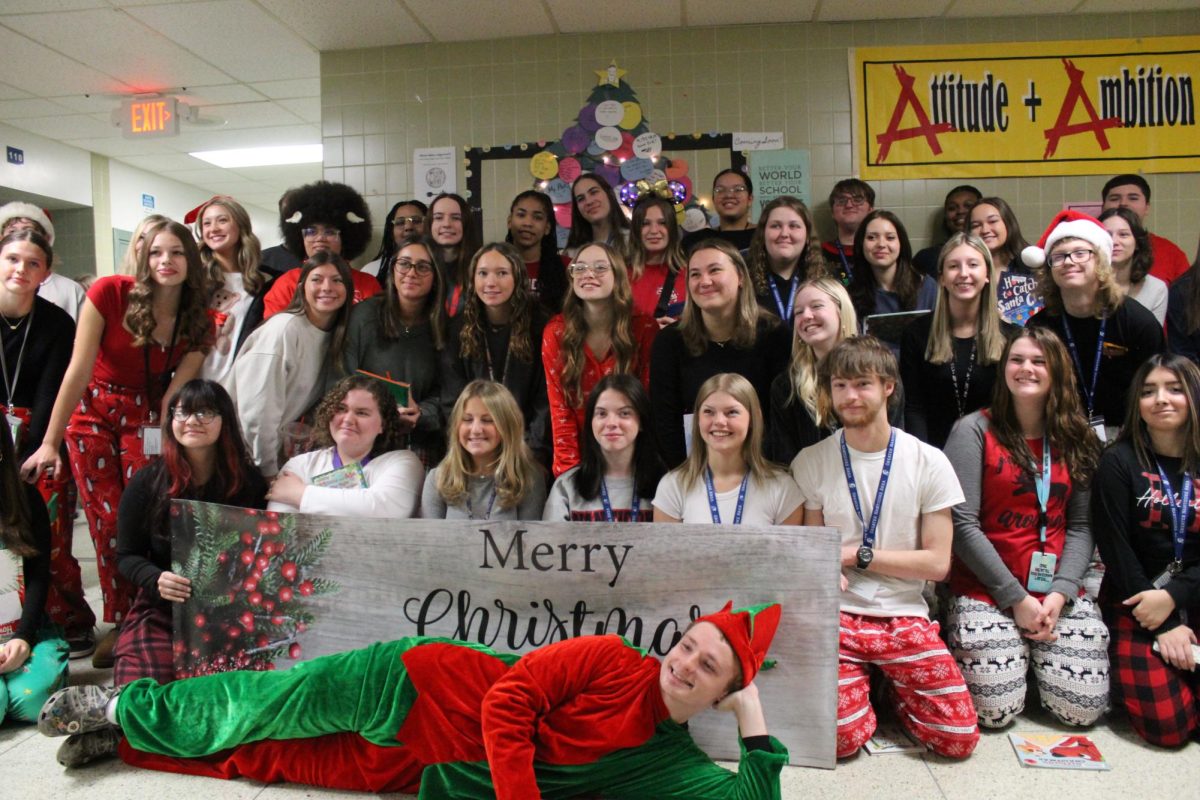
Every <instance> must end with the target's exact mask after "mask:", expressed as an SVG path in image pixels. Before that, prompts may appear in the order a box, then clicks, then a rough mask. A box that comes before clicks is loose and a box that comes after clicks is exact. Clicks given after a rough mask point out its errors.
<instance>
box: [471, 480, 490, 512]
mask: <svg viewBox="0 0 1200 800" xmlns="http://www.w3.org/2000/svg"><path fill="white" fill-rule="evenodd" d="M495 505H496V479H495V478H493V479H492V496H491V497H489V498H488V504H487V513H486V514H484V515H483V519H491V518H492V507H493V506H495ZM467 518H468V519H474V518H475V512H474V510H472V508H471V487H470V486H469V485H468V486H467Z"/></svg>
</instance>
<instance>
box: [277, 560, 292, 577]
mask: <svg viewBox="0 0 1200 800" xmlns="http://www.w3.org/2000/svg"><path fill="white" fill-rule="evenodd" d="M279 574H280V575H282V576H283V579H284V580H285V581H294V580H296V562H295V561H285V562H283V566H281V567H280V568H279Z"/></svg>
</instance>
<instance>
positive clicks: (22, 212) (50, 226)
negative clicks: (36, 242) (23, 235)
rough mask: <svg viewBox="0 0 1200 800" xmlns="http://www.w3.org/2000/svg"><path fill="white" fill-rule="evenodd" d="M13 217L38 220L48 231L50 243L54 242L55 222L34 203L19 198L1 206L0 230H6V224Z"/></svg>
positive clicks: (47, 236) (43, 228) (47, 235)
mask: <svg viewBox="0 0 1200 800" xmlns="http://www.w3.org/2000/svg"><path fill="white" fill-rule="evenodd" d="M12 219H27V220H30V221H32V222H36V223H37V224H38V225H41V226H42V230H44V231H45V232H46V239H47V240H48V241H49V242H50V244H51V245H53V244H54V223H53V222H51V221H50V215H49V214H47V213H46V212H45V211H43V210H42V209H40V208H38V207H37V206H35V205H34V204H33V203H22V202H21V201H19V200H17V201H14V202H12V203H5V204H4V205H2V206H0V230H4V226H5V225H7V224H8V221H9V220H12Z"/></svg>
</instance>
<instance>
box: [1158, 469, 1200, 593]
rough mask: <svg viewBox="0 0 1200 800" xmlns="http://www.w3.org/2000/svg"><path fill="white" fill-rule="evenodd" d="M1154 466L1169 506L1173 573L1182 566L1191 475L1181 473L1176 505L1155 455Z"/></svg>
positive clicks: (1169, 482)
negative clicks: (1173, 545) (1172, 542)
mask: <svg viewBox="0 0 1200 800" xmlns="http://www.w3.org/2000/svg"><path fill="white" fill-rule="evenodd" d="M1154 466H1156V467H1158V479H1159V480H1160V481H1162V487H1163V494H1164V495H1165V497H1164V502H1165V503H1166V504H1167V505H1168V506H1169V507H1170V508H1171V533H1172V535H1173V538H1174V539H1175V563H1174V564H1172V565H1171V574H1172V575H1174V574H1175V573H1177V572H1179V570H1180V568H1181V567H1182V566H1183V539H1184V537H1185V536H1186V535H1187V526H1188V512H1189V511H1191V508H1192V475H1191V473H1189V472H1185V473H1183V486H1182V487H1181V488H1180V497H1179V504H1178V505H1176V504H1175V490H1174V489H1172V488H1171V481H1170V479H1169V478H1167V473H1166V470H1164V469H1163V468H1162V464H1160V463H1159V461H1158V457H1157V456H1155V457H1154Z"/></svg>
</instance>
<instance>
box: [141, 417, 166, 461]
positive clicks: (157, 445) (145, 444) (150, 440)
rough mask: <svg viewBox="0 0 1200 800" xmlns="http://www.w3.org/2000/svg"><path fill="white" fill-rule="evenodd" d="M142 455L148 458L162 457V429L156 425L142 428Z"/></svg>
mask: <svg viewBox="0 0 1200 800" xmlns="http://www.w3.org/2000/svg"><path fill="white" fill-rule="evenodd" d="M151 419H153V417H151ZM142 453H144V454H145V455H148V456H161V455H162V428H160V427H159V426H157V425H143V426H142Z"/></svg>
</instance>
